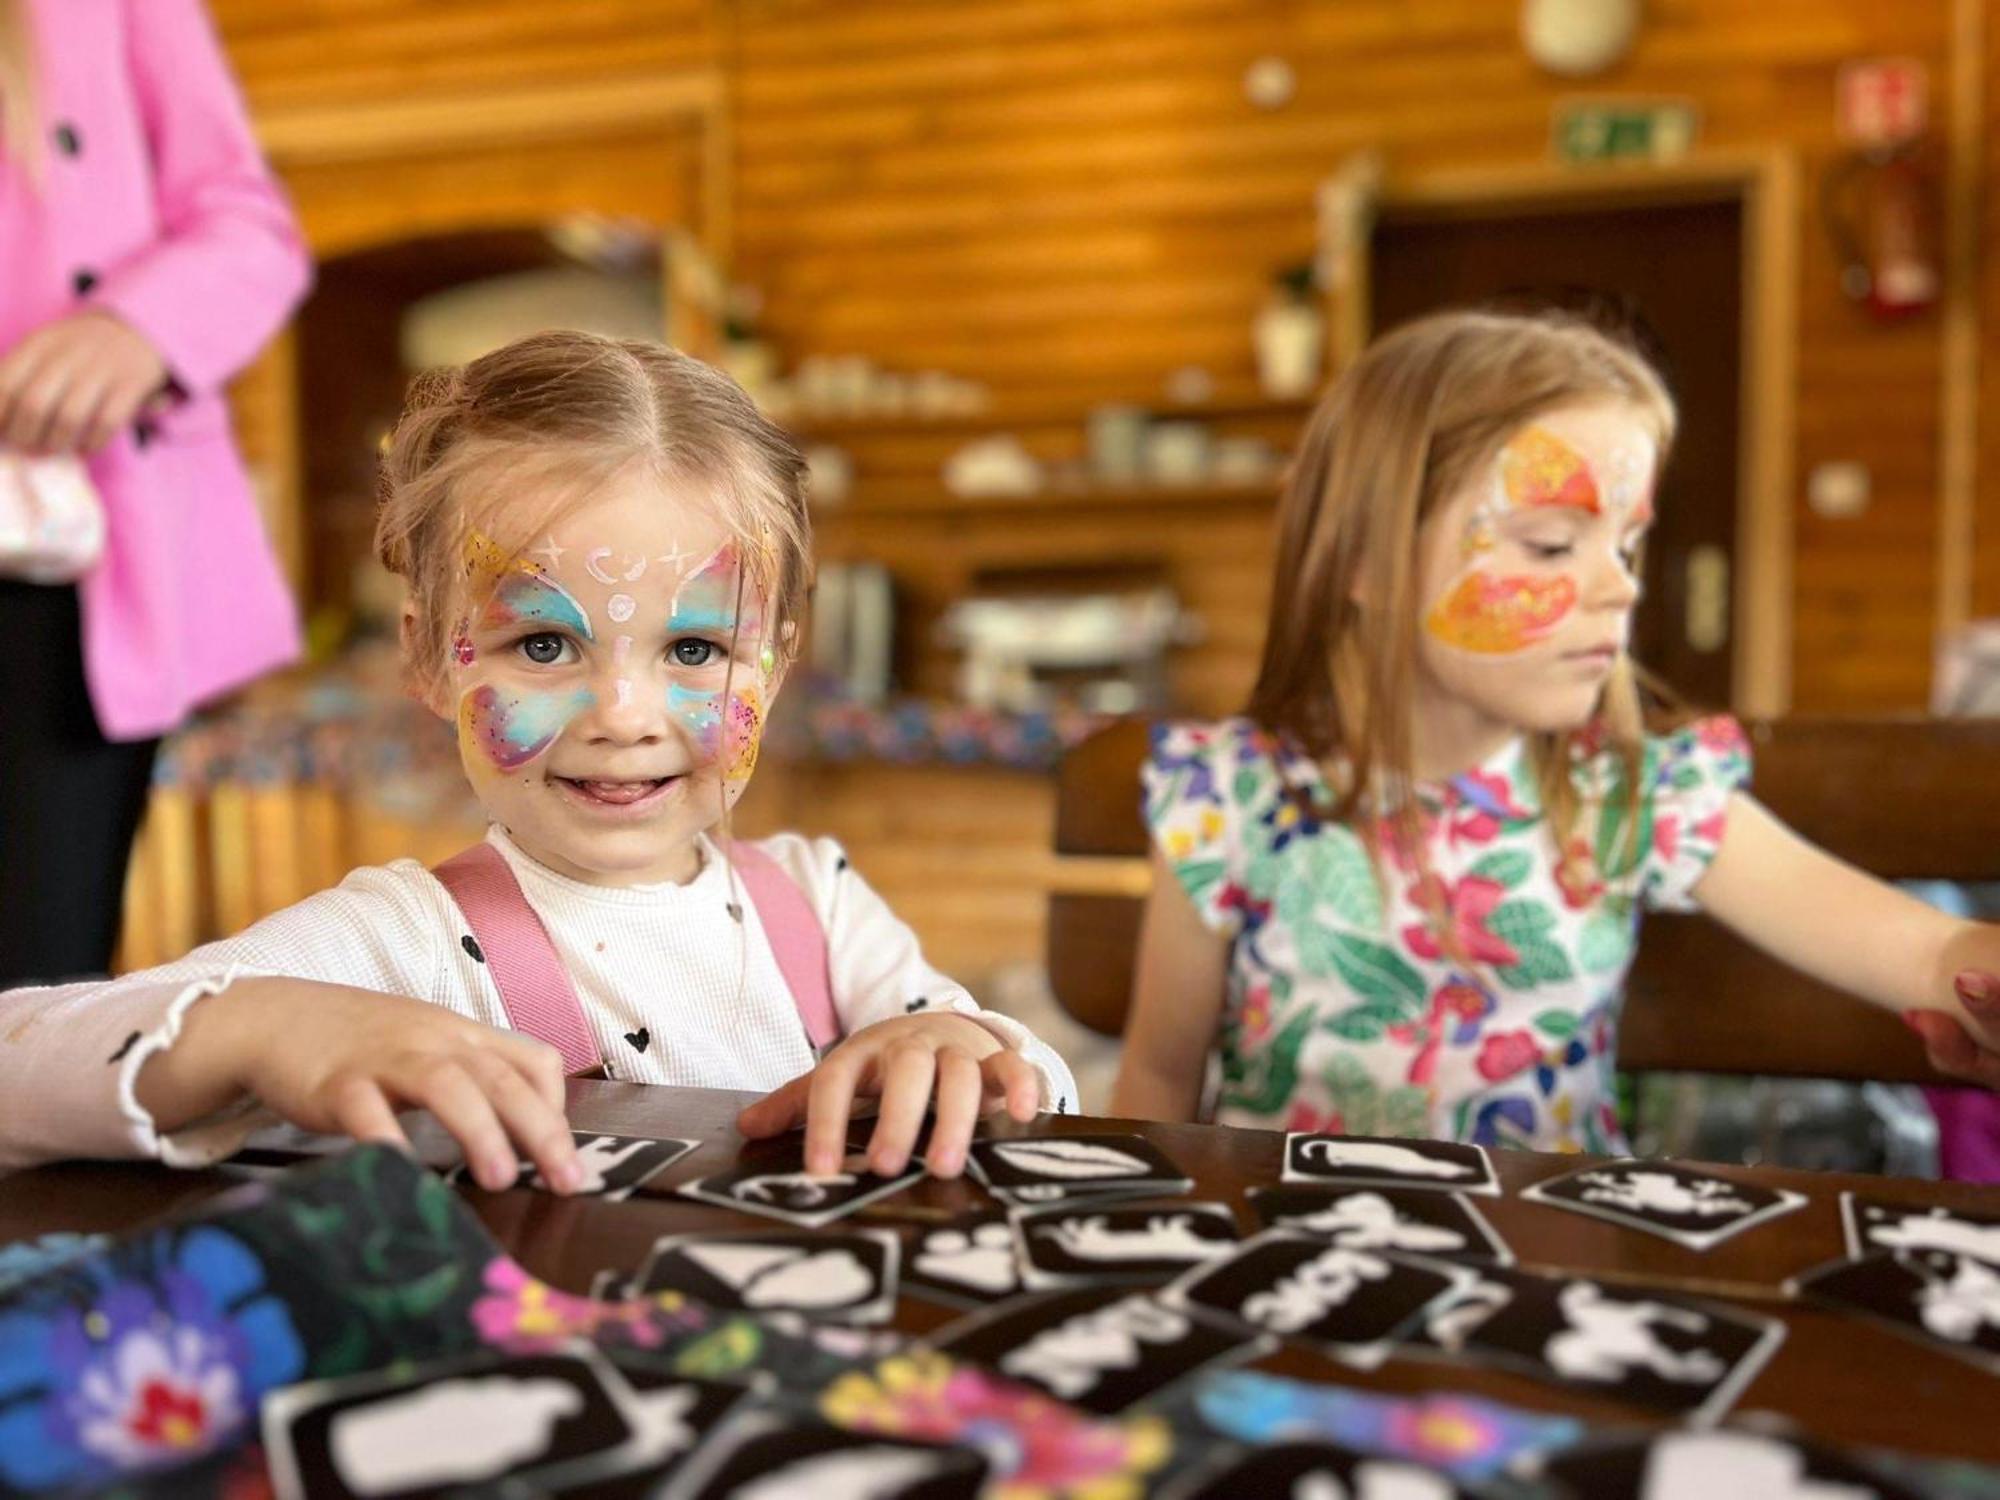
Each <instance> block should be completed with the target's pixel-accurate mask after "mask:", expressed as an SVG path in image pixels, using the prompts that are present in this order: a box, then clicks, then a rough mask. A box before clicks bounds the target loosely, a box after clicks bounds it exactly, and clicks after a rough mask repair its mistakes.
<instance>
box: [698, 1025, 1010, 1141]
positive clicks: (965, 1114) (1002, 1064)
mask: <svg viewBox="0 0 2000 1500" xmlns="http://www.w3.org/2000/svg"><path fill="white" fill-rule="evenodd" d="M869 1096H873V1097H875V1098H877V1099H878V1100H879V1104H878V1107H877V1110H876V1119H875V1133H874V1135H873V1136H872V1137H871V1138H870V1140H869V1142H868V1167H869V1170H870V1171H872V1172H877V1173H880V1174H882V1175H884V1176H889V1175H893V1174H894V1173H897V1172H900V1171H902V1170H903V1169H904V1167H905V1166H906V1165H907V1164H908V1163H909V1160H910V1153H911V1151H912V1149H913V1148H914V1147H915V1145H916V1140H917V1134H918V1132H919V1131H920V1130H921V1129H922V1128H923V1123H924V1115H925V1112H926V1111H927V1110H929V1109H931V1108H932V1102H933V1099H935V1109H936V1119H935V1121H934V1122H933V1124H932V1126H931V1138H930V1146H929V1149H928V1150H927V1151H926V1152H925V1155H924V1164H925V1166H927V1167H928V1168H929V1169H930V1171H931V1172H932V1173H933V1174H934V1175H936V1176H938V1177H956V1176H957V1175H958V1174H959V1173H960V1172H961V1171H963V1170H964V1168H965V1152H966V1147H967V1146H968V1145H969V1144H970V1143H971V1141H972V1131H973V1127H974V1126H976V1125H977V1124H978V1123H979V1120H980V1117H981V1116H982V1115H987V1114H991V1113H992V1112H993V1111H995V1110H997V1109H1000V1108H1003V1107H1004V1108H1005V1109H1006V1111H1007V1113H1008V1114H1009V1115H1011V1116H1013V1118H1014V1119H1016V1120H1020V1121H1023V1122H1025V1121H1028V1120H1032V1119H1033V1118H1034V1117H1035V1112H1036V1110H1037V1109H1038V1108H1039V1107H1040V1104H1041V1080H1040V1079H1039V1078H1038V1077H1037V1075H1036V1073H1035V1069H1034V1067H1033V1065H1032V1064H1030V1063H1029V1062H1028V1060H1027V1059H1026V1058H1024V1057H1022V1056H1021V1054H1020V1053H1018V1052H1016V1051H1014V1050H1013V1049H1012V1048H1010V1047H1008V1046H1007V1045H1006V1044H1004V1043H1003V1042H1002V1041H1001V1040H1000V1038H999V1037H997V1036H995V1035H994V1034H993V1033H992V1032H990V1031H988V1030H987V1029H986V1028H985V1027H984V1026H982V1025H980V1024H979V1023H978V1022H977V1021H975V1020H973V1019H971V1018H970V1017H969V1016H960V1015H952V1014H950V1013H948V1012H932V1013H930V1014H926V1015H914V1016H894V1017H891V1018H890V1019H889V1020H886V1021H877V1022H876V1023H875V1024H874V1025H873V1026H866V1027H863V1028H862V1029H861V1030H860V1031H857V1032H855V1033H854V1035H853V1036H851V1037H849V1038H848V1039H847V1040H846V1041H844V1042H842V1043H841V1044H840V1045H839V1046H838V1047H836V1048H834V1049H833V1050H832V1051H831V1052H829V1053H828V1054H827V1055H826V1057H825V1058H824V1059H823V1060H822V1061H821V1062H820V1065H819V1066H818V1067H816V1068H814V1069H813V1070H812V1071H811V1072H810V1073H804V1074H801V1075H800V1076H799V1077H797V1078H794V1079H793V1080H792V1081H791V1082H790V1083H788V1084H786V1085H784V1087H782V1088H779V1089H776V1090H774V1091H773V1092H771V1093H769V1094H767V1095H765V1096H764V1097H763V1098H762V1099H759V1100H758V1101H757V1102H756V1103H755V1104H753V1105H751V1106H750V1107H749V1108H748V1109H746V1110H744V1111H743V1113H742V1114H741V1115H740V1116H738V1117H737V1121H736V1128H737V1129H738V1130H740V1131H742V1133H743V1134H744V1135H746V1136H748V1137H750V1138H751V1139H753V1140H756V1139H760V1138H762V1137H764V1136H771V1135H777V1134H779V1133H781V1132H783V1131H786V1130H790V1129H792V1128H793V1127H794V1126H796V1125H798V1124H799V1123H801V1122H802V1121H803V1122H804V1124H805V1127H806V1148H805V1166H806V1170H807V1171H808V1172H818V1173H832V1172H837V1171H839V1170H840V1164H841V1162H842V1161H843V1160H844V1159H845V1157H846V1154H847V1124H848V1120H849V1118H850V1116H851V1115H852V1113H853V1109H854V1101H855V1099H856V1098H857V1097H863V1098H866V1097H869Z"/></svg>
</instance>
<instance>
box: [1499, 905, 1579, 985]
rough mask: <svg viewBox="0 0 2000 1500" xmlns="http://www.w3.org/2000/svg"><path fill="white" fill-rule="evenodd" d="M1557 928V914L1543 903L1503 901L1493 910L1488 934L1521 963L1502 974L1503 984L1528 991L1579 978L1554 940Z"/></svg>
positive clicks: (1503, 970) (1500, 972) (1501, 971)
mask: <svg viewBox="0 0 2000 1500" xmlns="http://www.w3.org/2000/svg"><path fill="white" fill-rule="evenodd" d="M1555 926H1556V914H1555V913H1554V912H1553V911H1551V910H1550V909H1549V908H1548V907H1547V906H1546V905H1544V904H1543V903H1542V902H1540V901H1534V900H1528V899H1522V900H1519V901H1503V902H1501V903H1500V904H1499V905H1498V906H1496V907H1494V908H1493V914H1492V916H1490V917H1488V918H1487V921H1486V929H1487V931H1489V932H1491V933H1492V934H1493V935H1494V936H1495V937H1497V938H1499V939H1500V940H1501V941H1502V942H1504V943H1506V944H1507V946H1508V947H1510V948H1512V949H1513V950H1514V951H1515V953H1516V954H1518V955H1519V962H1517V963H1515V964H1514V965H1512V966H1511V967H1509V968H1504V969H1501V970H1500V971H1499V977H1500V982H1501V983H1502V984H1504V985H1506V986H1507V988H1509V989H1514V990H1525V989H1531V988H1533V987H1534V986H1535V985H1538V984H1560V983H1561V982H1563V981H1564V980H1566V979H1574V978H1575V977H1576V970H1575V969H1574V968H1572V967H1571V966H1570V961H1569V956H1568V955H1567V954H1566V953H1564V952H1563V950H1562V947H1561V946H1560V945H1559V944H1558V943H1557V942H1556V941H1555V939H1554V932H1555Z"/></svg>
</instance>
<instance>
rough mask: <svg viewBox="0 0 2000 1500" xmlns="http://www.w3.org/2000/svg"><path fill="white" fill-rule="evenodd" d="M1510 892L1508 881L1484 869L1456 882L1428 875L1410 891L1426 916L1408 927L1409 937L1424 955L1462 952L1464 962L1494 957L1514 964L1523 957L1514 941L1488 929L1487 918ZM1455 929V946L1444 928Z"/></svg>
mask: <svg viewBox="0 0 2000 1500" xmlns="http://www.w3.org/2000/svg"><path fill="white" fill-rule="evenodd" d="M1506 894H1507V889H1506V887H1505V886H1503V885H1501V884H1500V882H1499V881H1497V880H1488V879H1487V878H1486V877H1485V876H1484V875H1468V876H1466V877H1465V879H1463V880H1461V881H1459V882H1458V883H1457V884H1456V885H1448V884H1446V883H1445V881H1444V879H1443V878H1442V877H1441V876H1437V875H1426V876H1424V877H1423V878H1422V879H1421V880H1419V881H1417V882H1416V883H1415V884H1413V885H1412V886H1411V887H1410V888H1409V890H1408V891H1407V892H1405V893H1404V899H1405V900H1407V901H1409V902H1410V904H1411V905H1413V906H1415V907H1416V908H1417V910H1419V911H1421V912H1423V913H1424V914H1425V917H1426V920H1425V921H1423V922H1417V923H1412V924H1411V925H1410V926H1408V927H1405V928H1404V929H1403V941H1404V942H1405V943H1407V944H1408V945H1409V948H1410V951H1411V952H1412V953H1415V954H1416V955H1418V956H1419V957H1420V958H1431V959H1437V958H1456V959H1458V960H1460V961H1461V962H1464V963H1490V964H1494V965H1496V966H1498V967H1500V968H1503V969H1507V968H1512V967H1513V966H1514V965H1515V964H1517V963H1519V962H1520V961H1521V956H1520V955H1519V954H1518V953H1516V952H1515V951H1514V947H1513V945H1512V944H1511V943H1508V942H1507V941H1506V940H1505V939H1503V938H1499V937H1496V936H1495V935H1494V934H1493V933H1491V932H1489V931H1487V930H1486V919H1487V918H1488V917H1489V916H1491V915H1492V914H1493V908H1494V907H1496V906H1498V905H1499V904H1500V899H1501V897H1503V896H1505V895H1506ZM1446 933H1448V934H1449V944H1450V951H1447V946H1446V943H1445V942H1442V941H1440V936H1441V934H1446Z"/></svg>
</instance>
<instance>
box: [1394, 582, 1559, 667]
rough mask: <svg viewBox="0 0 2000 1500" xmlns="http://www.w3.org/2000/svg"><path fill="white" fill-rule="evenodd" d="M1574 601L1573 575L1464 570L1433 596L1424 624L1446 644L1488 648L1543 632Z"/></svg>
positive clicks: (1529, 641)
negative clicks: (1438, 595)
mask: <svg viewBox="0 0 2000 1500" xmlns="http://www.w3.org/2000/svg"><path fill="white" fill-rule="evenodd" d="M1575 604H1576V580H1575V579H1573V578H1570V577H1568V576H1567V575H1561V576H1558V577H1555V578H1495V577H1492V576H1491V575H1489V574H1487V573H1484V572H1474V573H1468V574H1467V575H1466V576H1465V577H1464V578H1462V579H1460V580H1459V583H1458V587H1457V588H1455V589H1453V590H1452V591H1451V592H1450V593H1449V594H1447V595H1445V597H1444V598H1443V599H1441V600H1439V601H1438V605H1437V608H1435V609H1434V610H1432V611H1431V615H1430V618H1429V619H1428V620H1427V621H1426V622H1425V628H1426V629H1428V630H1429V631H1430V633H1431V634H1432V635H1433V636H1434V637H1436V638H1437V639H1438V640H1439V641H1441V642H1442V643H1443V644H1445V645H1447V646H1456V647H1457V648H1458V649H1459V650H1461V651H1477V652H1480V653H1482V654H1489V655H1490V654H1492V653H1494V652H1503V651H1519V650H1521V649H1523V648H1524V647H1527V646H1531V645H1533V644H1534V643H1535V642H1537V641H1540V640H1544V639H1546V638H1547V636H1548V634H1549V632H1550V631H1551V630H1553V629H1554V628H1555V627H1556V626H1557V625H1558V624H1559V623H1560V622H1561V621H1562V618H1563V616H1565V615H1567V614H1568V613H1569V612H1570V610H1571V608H1572V607H1574V606H1575Z"/></svg>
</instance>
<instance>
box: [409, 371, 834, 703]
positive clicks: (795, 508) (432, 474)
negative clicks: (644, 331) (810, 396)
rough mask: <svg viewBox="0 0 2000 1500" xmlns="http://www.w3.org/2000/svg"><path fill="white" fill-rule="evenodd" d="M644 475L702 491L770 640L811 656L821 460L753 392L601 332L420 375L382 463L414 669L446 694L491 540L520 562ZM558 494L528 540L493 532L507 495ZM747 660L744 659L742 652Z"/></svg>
mask: <svg viewBox="0 0 2000 1500" xmlns="http://www.w3.org/2000/svg"><path fill="white" fill-rule="evenodd" d="M633 465H641V466H643V469H644V471H645V472H647V473H648V474H650V475H651V476H652V477H653V478H654V479H656V480H657V481H658V482H659V484H660V485H661V486H662V489H663V491H664V490H665V489H666V488H668V487H672V488H675V489H677V490H681V491H690V490H691V491H693V492H695V493H696V494H698V495H699V496H700V497H701V498H703V499H704V500H706V501H708V502H709V503H711V504H712V505H713V506H714V509H715V513H716V516H717V519H718V520H719V521H720V522H721V523H722V525H723V527H724V528H725V529H726V530H727V531H728V532H729V533H730V534H731V535H732V537H733V538H734V539H735V541H736V542H737V550H738V552H739V553H740V554H741V556H742V557H743V559H744V566H743V574H744V577H743V580H742V581H743V584H744V586H746V587H752V588H755V589H757V590H758V592H759V593H760V594H761V595H762V596H763V598H764V601H765V611H764V618H765V621H766V629H767V636H766V640H765V642H763V643H761V644H768V645H769V646H770V648H771V649H772V651H773V652H774V653H775V654H776V659H777V660H778V661H779V662H780V663H789V662H790V661H791V660H792V658H793V657H794V656H795V655H796V652H797V649H798V645H799V641H800V637H801V635H802V633H803V628H804V614H805V607H806V595H807V591H808V589H809V588H810V586H811V570H812V561H811V559H812V527H811V521H810V518H809V516H808V514H807V510H806V464H805V459H804V457H803V456H802V455H801V454H800V452H799V450H798V448H797V446H796V445H795V444H794V443H793V442H792V440H791V439H790V438H789V437H787V436H786V435H785V433H784V432H783V431H782V430H780V429H779V428H778V427H776V426H775V425H773V424H772V423H771V422H770V421H769V420H768V419H767V418H766V417H765V416H764V415H763V413H761V412H760V411H758V410H757V406H756V403H754V402H753V401H751V399H750V398H749V396H747V395H746V394H744V391H743V388H742V387H741V386H739V385H737V384H736V382H735V381H733V380H731V379H730V378H729V377H728V376H727V375H725V374H723V373H722V372H721V371H720V370H717V369H715V368H713V367H712V366H710V365H706V364H703V363H702V362H701V361H700V360H698V359H695V358H693V357H691V356H689V355H685V354H680V353H677V352H675V351H674V350H672V349H668V348H666V347H665V346H663V345H659V344H649V343H642V342H637V341H632V340H619V339H609V338H602V337H599V336H598V335H596V334H589V333H575V332H554V333H538V334H533V335H531V336H529V337H527V338H524V339H518V340H516V341H515V342H513V343H511V344H508V345H506V346H505V347H503V348H500V349H496V350H494V351H493V352H492V353H491V354H487V355H483V356H481V357H480V358H478V359H475V360H473V361H472V362H471V363H469V364H466V365H462V366H457V367H454V368H450V369H444V370H436V371H432V372H430V373H429V374H426V375H423V376H420V377H419V378H418V380H417V381H416V383H415V384H414V385H413V386H412V387H411V390H410V395H409V399H408V402H407V404H406V406H405V409H404V412H403V417H402V420H401V421H400V422H398V423H397V425H396V430H395V432H394V434H393V435H392V436H391V438H390V441H389V445H388V449H387V452H386V454H385V455H384V458H383V462H382V479H381V491H382V504H381V510H380V513H379V515H378V518H377V521H376V527H375V550H376V553H377V555H378V556H380V558H381V559H382V562H383V564H384V566H386V567H387V568H388V569H389V571H391V572H392V573H395V574H397V575H399V576H400V577H401V578H402V579H403V580H404V582H405V584H406V585H407V587H408V590H409V598H410V603H411V605H412V608H413V613H414V616H415V619H414V621H413V623H412V628H411V629H410V630H409V631H408V632H407V634H406V638H405V643H404V644H405V649H404V663H403V664H404V670H405V673H406V675H407V677H408V679H409V682H410V685H411V687H412V688H413V689H414V690H415V691H417V692H418V693H419V695H420V696H422V697H424V698H425V699H426V700H427V701H430V702H433V703H435V702H436V701H438V699H439V698H440V697H441V696H442V692H443V688H444V684H445V682H446V679H447V667H446V653H447V651H448V649H449V641H450V636H451V631H452V622H453V621H454V620H455V619H456V618H457V617H458V615H459V614H460V613H461V612H462V611H463V610H464V609H465V607H466V603H467V600H466V595H467V592H468V586H469V582H470V580H469V577H468V573H469V571H477V570H469V569H468V563H467V558H468V554H469V550H470V549H472V547H473V544H474V543H475V542H477V543H478V544H479V546H480V547H481V548H490V549H491V550H494V551H496V552H497V553H498V555H500V556H502V557H512V556H515V555H517V554H518V553H519V552H520V551H521V549H522V548H523V547H524V546H525V545H526V544H527V542H528V541H529V539H530V537H531V536H532V534H533V533H534V532H536V531H539V530H540V529H541V527H542V526H543V525H546V524H547V523H548V522H549V521H550V520H552V519H554V517H555V515H556V514H558V513H560V512H561V511H562V510H563V509H565V508H567V507H568V506H569V505H573V504H575V503H577V502H578V501H580V500H582V499H584V498H585V497H586V496H588V495H589V494H590V493H591V492H592V491H593V490H595V489H597V488H598V487H599V486H601V485H603V484H605V483H607V482H608V481H610V480H612V479H613V478H615V477H616V476H618V475H620V474H623V473H625V472H626V471H627V470H629V469H630V468H631V467H632V466H633ZM524 492H539V493H545V494H547V495H548V496H549V514H548V515H545V516H542V517H540V518H538V519H537V521H536V522H535V524H534V525H533V526H532V527H530V528H527V529H523V530H521V532H520V534H519V535H508V534H501V533H497V532H495V533H491V534H489V532H490V528H491V527H492V513H493V512H494V511H495V510H496V509H497V508H498V507H497V506H496V504H495V502H496V501H497V500H498V499H499V498H500V497H501V495H502V494H503V493H508V494H520V493H524ZM731 656H732V660H733V658H734V652H732V653H731Z"/></svg>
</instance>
